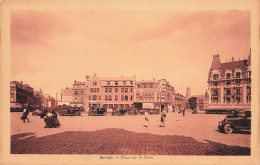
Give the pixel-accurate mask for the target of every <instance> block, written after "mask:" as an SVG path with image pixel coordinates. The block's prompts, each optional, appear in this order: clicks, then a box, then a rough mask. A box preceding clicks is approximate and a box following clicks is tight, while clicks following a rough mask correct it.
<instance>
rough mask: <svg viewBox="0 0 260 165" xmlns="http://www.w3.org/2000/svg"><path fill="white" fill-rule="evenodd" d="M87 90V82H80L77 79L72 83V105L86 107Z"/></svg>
mask: <svg viewBox="0 0 260 165" xmlns="http://www.w3.org/2000/svg"><path fill="white" fill-rule="evenodd" d="M86 91H87V88H86V82H79V81H76V80H75V81H74V84H73V85H72V101H71V103H70V105H71V106H77V107H85V106H86V105H85V104H84V103H85V102H86ZM68 92H69V90H68ZM68 94H70V93H68Z"/></svg>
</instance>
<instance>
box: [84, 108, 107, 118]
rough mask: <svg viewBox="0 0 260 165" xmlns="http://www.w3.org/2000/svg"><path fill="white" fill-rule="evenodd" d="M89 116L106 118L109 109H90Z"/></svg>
mask: <svg viewBox="0 0 260 165" xmlns="http://www.w3.org/2000/svg"><path fill="white" fill-rule="evenodd" d="M88 115H89V116H106V115H107V108H105V107H102V108H90V109H89V111H88Z"/></svg>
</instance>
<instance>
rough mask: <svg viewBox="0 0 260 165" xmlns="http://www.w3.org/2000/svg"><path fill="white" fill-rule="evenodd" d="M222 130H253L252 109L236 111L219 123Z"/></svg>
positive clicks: (226, 131)
mask: <svg viewBox="0 0 260 165" xmlns="http://www.w3.org/2000/svg"><path fill="white" fill-rule="evenodd" d="M218 129H219V131H220V132H224V133H227V134H230V133H232V132H234V131H251V111H235V112H234V114H232V115H227V116H226V117H225V119H224V120H223V121H220V122H219V124H218Z"/></svg>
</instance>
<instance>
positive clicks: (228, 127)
mask: <svg viewBox="0 0 260 165" xmlns="http://www.w3.org/2000/svg"><path fill="white" fill-rule="evenodd" d="M224 132H225V133H227V134H230V133H232V132H233V128H232V126H231V125H230V124H226V125H225V126H224Z"/></svg>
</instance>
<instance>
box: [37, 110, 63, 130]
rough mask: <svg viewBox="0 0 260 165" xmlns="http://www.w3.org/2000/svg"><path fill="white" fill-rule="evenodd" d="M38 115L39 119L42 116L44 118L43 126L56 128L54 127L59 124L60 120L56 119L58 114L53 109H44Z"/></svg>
mask: <svg viewBox="0 0 260 165" xmlns="http://www.w3.org/2000/svg"><path fill="white" fill-rule="evenodd" d="M40 117H41V119H42V118H43V119H44V122H45V127H44V128H56V127H58V126H60V122H59V120H58V115H57V113H56V112H55V111H54V110H52V111H48V110H44V111H42V113H41V115H40Z"/></svg>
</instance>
